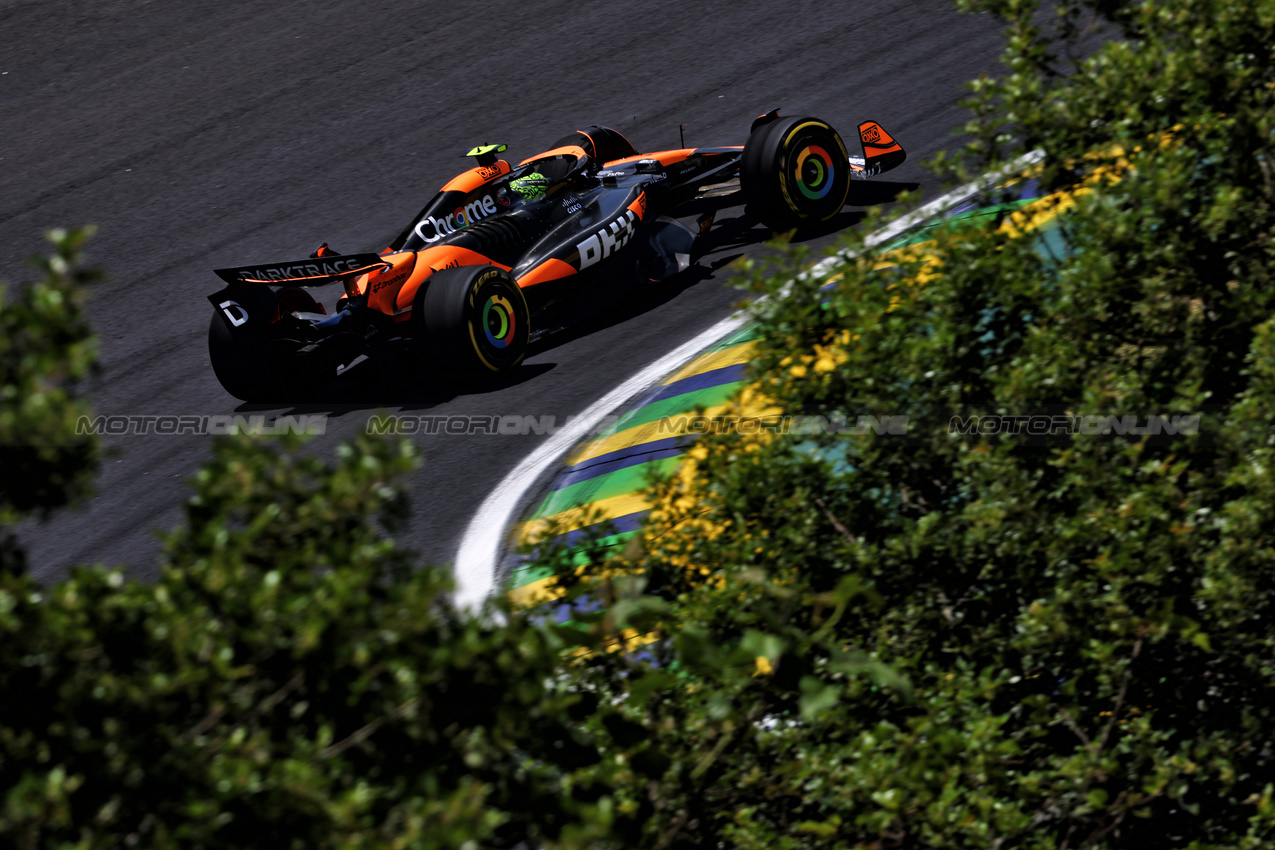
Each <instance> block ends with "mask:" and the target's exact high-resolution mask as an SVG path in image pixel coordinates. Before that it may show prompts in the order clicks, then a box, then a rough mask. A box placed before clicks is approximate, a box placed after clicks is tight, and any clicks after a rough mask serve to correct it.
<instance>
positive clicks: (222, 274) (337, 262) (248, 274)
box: [213, 254, 386, 286]
mask: <svg viewBox="0 0 1275 850" xmlns="http://www.w3.org/2000/svg"><path fill="white" fill-rule="evenodd" d="M385 265H386V262H385V260H383V259H381V257H380V255H378V254H346V255H336V256H327V257H310V258H308V259H305V260H296V261H294V262H291V263H269V264H266V265H257V266H238V267H236V268H233V269H213V274H215V275H217V277H219V278H221V279H222V280H224V281H225V282H226V283H229V284H230V285H231V286H234V285H235V284H243V283H269V284H282V283H288V284H292V285H293V286H322V285H324V284H327V283H331V282H332V281H335V280H340V279H342V278H347V277H353V276H355V275H361V274H366V273H367V272H370V271H375V270H376V269H379V268H383V267H384V266H385Z"/></svg>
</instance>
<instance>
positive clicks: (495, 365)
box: [412, 266, 531, 376]
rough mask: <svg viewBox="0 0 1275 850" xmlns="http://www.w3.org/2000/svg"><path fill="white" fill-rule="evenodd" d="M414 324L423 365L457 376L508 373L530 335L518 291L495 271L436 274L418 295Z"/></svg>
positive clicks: (470, 268) (466, 269) (520, 357)
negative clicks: (424, 363) (424, 359)
mask: <svg viewBox="0 0 1275 850" xmlns="http://www.w3.org/2000/svg"><path fill="white" fill-rule="evenodd" d="M412 324H413V326H414V328H413V330H414V333H415V336H416V339H417V341H418V346H419V348H420V351H421V353H422V354H423V355H424V356H425V358H426V361H427V362H428V363H429V364H430V365H431V366H433V367H434V368H437V369H439V370H440V371H442V372H444V373H448V374H452V375H457V376H461V375H478V376H483V375H487V376H493V375H502V374H507V373H509V372H512V371H513V370H514V369H516V368H517V367H518V364H520V363H522V361H523V358H524V357H526V356H527V345H528V342H529V340H530V336H531V314H530V311H529V310H528V309H527V300H526V298H524V297H523V294H522V289H520V288H519V286H518V283H517V282H516V281H515V280H514V279H513V276H512V275H510V274H509V272H507V271H503V270H502V269H498V268H496V267H495V266H461V267H460V268H454V269H443V270H442V271H438V272H434V274H432V275H430V277H429V280H428V281H426V282H425V284H424V285H423V286H422V287H421V289H420V290H419V291H418V292H417V293H416V300H415V302H414V303H413V305H412Z"/></svg>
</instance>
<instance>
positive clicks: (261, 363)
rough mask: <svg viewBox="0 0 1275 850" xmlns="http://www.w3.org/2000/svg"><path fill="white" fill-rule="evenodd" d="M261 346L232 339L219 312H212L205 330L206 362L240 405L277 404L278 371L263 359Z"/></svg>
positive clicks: (279, 395)
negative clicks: (246, 402)
mask: <svg viewBox="0 0 1275 850" xmlns="http://www.w3.org/2000/svg"><path fill="white" fill-rule="evenodd" d="M264 348H265V346H264V345H262V344H261V343H254V344H249V343H244V342H241V341H239V340H237V339H235V338H234V337H233V336H232V335H231V333H230V328H228V327H227V326H226V321H225V319H223V318H222V316H221V313H220V311H216V310H214V311H213V317H212V323H211V324H210V325H209V326H208V359H209V360H211V361H212V367H213V374H215V375H216V376H217V380H218V382H220V384H221V386H222V387H223V388H224V389H225V390H226V392H228V393H230V394H231V395H232V396H234V397H235V398H237V399H240V400H241V401H255V402H269V401H280V400H282V399H281V396H282V388H281V387H280V383H281V382H280V381H279V376H278V371H279V370H278V369H277V368H274V364H273V363H270V362H267V358H265V357H264V356H263V354H264V352H263V349H264Z"/></svg>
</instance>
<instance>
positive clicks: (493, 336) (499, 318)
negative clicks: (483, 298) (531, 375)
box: [482, 295, 516, 348]
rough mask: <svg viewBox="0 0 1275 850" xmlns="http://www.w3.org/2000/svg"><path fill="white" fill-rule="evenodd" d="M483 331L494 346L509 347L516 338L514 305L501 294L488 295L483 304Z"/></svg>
mask: <svg viewBox="0 0 1275 850" xmlns="http://www.w3.org/2000/svg"><path fill="white" fill-rule="evenodd" d="M482 324H483V332H484V333H485V334H486V336H487V343H488V344H489V345H491V346H492V347H493V348H508V347H509V343H510V342H511V341H512V340H513V339H514V332H515V330H516V328H515V319H514V309H513V305H512V304H510V303H509V299H507V298H504V297H503V296H500V295H492V296H490V297H488V299H487V303H485V304H484V305H483V318H482Z"/></svg>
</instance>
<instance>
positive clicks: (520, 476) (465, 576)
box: [453, 151, 1041, 610]
mask: <svg viewBox="0 0 1275 850" xmlns="http://www.w3.org/2000/svg"><path fill="white" fill-rule="evenodd" d="M1040 157H1041V154H1040V153H1039V152H1037V151H1033V152H1032V153H1030V154H1028V155H1027V156H1024V157H1021V158H1020V159H1018V160H1015V161H1014V162H1013V163H1011V164H1010V165H1009V166H1006V167H1005V168H1004V169H1002V170H1000V171H997V172H995V173H993V174H990V175H987V176H985V177H983V178H982V179H980V180H976V181H974V182H973V183H968V184H966V185H964V186H962V187H960V188H959V189H955V190H953V191H951V192H948V193H947V194H946V195H943V196H942V197H941V198H937V199H935V200H933V201H931V202H930V203H928V204H926V205H925V206H923V207H921V208H920V209H918V210H915V211H914V212H911V213H909V214H907V215H905V216H902V217H900V218H898V219H896V220H895V221H893V222H891V223H890V224H889V225H887V226H885V227H883V228H881V230H879V231H877V232H876V233H873V234H872V235H870V236H869V237H868V238H867V239H866V240H865V245H866V246H867V247H872V246H875V245H879V244H881V243H882V242H888V241H890V240H892V239H896V238H897V237H899V236H901V235H902V234H903V233H904V232H906V231H908V230H910V229H911V228H913V227H916V226H917V225H919V224H922V223H924V222H925V221H928V220H930V219H933V218H937V217H939V216H941V215H942V214H943V213H944V212H946V211H947V210H950V209H951V208H952V207H955V206H957V205H958V204H960V203H962V202H964V201H966V200H969V199H970V198H971V197H973V196H974V195H977V194H978V193H979V192H982V191H984V190H985V189H986V188H987V187H988V186H989V185H991V184H993V183H995V182H996V181H998V180H1002V179H1004V178H1005V177H1007V176H1009V175H1011V174H1015V173H1018V172H1020V171H1022V169H1023V168H1025V167H1027V166H1028V165H1031V164H1033V163H1035V162H1038V161H1039V160H1040ZM836 262H837V260H836V259H835V258H833V257H829V258H828V259H826V260H822V261H821V262H819V263H818V264H816V265H815V266H814V268H812V269H811V274H814V275H820V274H822V273H823V272H824V271H825V270H826V269H827V268H829V267H830V266H831V265H832V264H834V263H836ZM750 321H752V317H751V316H748V315H745V314H742V313H736V314H734V315H732V316H729V317H727V318H725V319H723V320H722V321H720V322H718V323H717V324H715V325H713V326H712V327H711V328H709V329H708V330H706V331H704V332H703V333H701V334H700V335H699V336H697V337H695V338H694V339H692V340H691V341H690V342H687V343H686V344H684V345H681V346H678V347H677V348H675V349H673V350H672V351H670V352H669V353H668V354H665V355H664V356H663V357H661V358H660V359H659V360H656V361H655V362H654V363H652V364H650V365H649V366H647V367H646V368H644V369H642V370H641V371H639V372H638V373H637V374H635V375H634V376H633V377H631V378H629V379H628V380H627V381H625V382H624V383H623V384H620V385H619V386H618V387H616V388H615V389H613V390H611V392H609V393H607V394H606V395H605V396H603V397H602V398H600V399H598V401H596V402H594V403H593V404H592V405H591V406H590V407H589V408H588V409H587V410H585V411H584V413H582V414H580V415H579V416H577V417H575V418H574V419H572V420H571V423H570V424H569V425H568V426H567V427H565V428H563V429H562V430H561V431H558V432H557V433H556V434H553V435H552V436H550V437H549V439H547V440H545V442H544V444H543V445H541V446H540V447H539V448H537V449H536V450H535V451H533V452H532V453H531V454H529V455H528V456H527V457H526V458H524V459H523V461H522V463H520V464H518V465H517V466H516V467H514V469H513V471H512V472H510V473H509V474H508V475H506V476H505V477H504V479H503V480H501V482H500V484H499V485H498V486H497V487H496V488H495V489H494V490H492V491H491V494H490V495H488V496H487V498H486V499H485V500H484V501H483V503H482V504H481V505H480V506H479V507H478V510H477V511H475V512H474V518H473V519H472V520H470V522H469V527H468V528H466V529H465V536H464V537H462V538H461V541H460V548H459V549H458V550H457V552H456V566H455V569H454V573H453V574H454V577H455V580H456V592H455V602H456V605H457V607H459V608H462V609H467V610H477V609H478V608H480V607H481V606H482V604H483V602H484V600H486V599H487V597H488V596H490V595H491V593H492V591H493V590H494V589H495V584H496V565H497V564H498V563H499V561H500V549H501V546H502V545H503V543H504V541H505V532H506V529H507V528H508V527H509V524H510V523H511V522H512V521H513V518H514V516H513V515H514V511H516V510H517V509H518V504H519V503H520V502H521V501H522V498H523V496H524V495H525V494H526V492H527V489H528V488H529V487H531V485H532V484H534V483H535V482H536V481H537V480H538V479H539V478H540V476H541V475H543V474H544V472H545V471H546V470H547V469H548V468H549V466H550V465H551V464H553V463H555V462H557V461H558V460H559V458H561V457H562V456H563V455H564V454H566V453H567V452H568V451H570V450H571V448H572V446H574V445H575V444H576V443H578V442H580V441H581V440H583V439H584V438H585V437H587V436H588V435H589V434H590V433H591V432H592V431H593V430H594V429H595V428H596V427H597V426H598V424H599V423H600V422H602V420H603V419H604V418H606V416H607V415H608V414H609V413H611V411H613V410H615V409H616V408H618V407H619V406H620V405H622V404H624V403H625V402H626V401H628V400H629V399H631V398H633V397H634V396H635V395H637V394H638V393H640V392H642V390H644V389H646V388H647V387H650V386H652V385H654V384H655V383H656V382H657V381H659V380H660V379H661V378H663V377H664V376H665V375H668V374H669V373H671V372H673V371H674V370H675V369H678V368H680V367H681V366H682V365H684V364H685V363H686V362H687V361H689V360H690V359H691V358H693V357H695V356H696V355H697V354H699V353H700V352H701V351H703V350H704V349H705V348H708V347H709V346H710V345H713V344H714V343H716V342H717V341H718V340H720V339H722V338H724V337H726V336H728V335H730V334H732V333H734V332H735V331H737V330H739V329H740V328H742V327H743V326H744V325H746V324H748V323H749V322H750Z"/></svg>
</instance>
